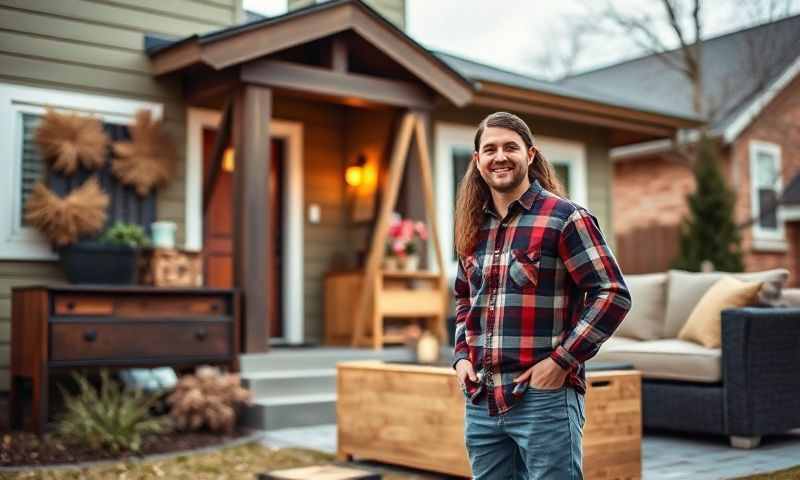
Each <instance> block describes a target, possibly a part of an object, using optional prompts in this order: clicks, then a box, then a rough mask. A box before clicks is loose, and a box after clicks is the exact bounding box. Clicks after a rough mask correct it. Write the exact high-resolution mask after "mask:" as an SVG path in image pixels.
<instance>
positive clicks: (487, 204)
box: [483, 178, 544, 216]
mask: <svg viewBox="0 0 800 480" xmlns="http://www.w3.org/2000/svg"><path fill="white" fill-rule="evenodd" d="M542 190H544V189H543V188H542V184H541V183H539V180H538V179H536V178H534V179H533V182H531V186H530V187H528V189H527V190H525V192H524V193H523V194H522V195H521V196H520V197H519V198H518V199H516V200H514V201H513V202H511V205H509V206H508V209H509V210H511V209H512V208H514V205H516V204H519V205H521V206H522V208H524V209H525V210H527V211H530V210H531V208H533V203H534V202H535V201H536V199H537V198H539V194H541V193H542ZM483 211H484V213H488V214H491V215H495V216H497V213H496V212H495V210H494V204H493V203H492V202H491V200H486V201H484V202H483Z"/></svg>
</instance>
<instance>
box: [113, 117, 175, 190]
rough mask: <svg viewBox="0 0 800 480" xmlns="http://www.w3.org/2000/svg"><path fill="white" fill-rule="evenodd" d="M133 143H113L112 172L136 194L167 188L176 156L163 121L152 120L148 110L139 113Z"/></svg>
mask: <svg viewBox="0 0 800 480" xmlns="http://www.w3.org/2000/svg"><path fill="white" fill-rule="evenodd" d="M130 131H131V141H130V142H114V145H113V150H114V160H113V162H112V163H111V171H112V172H113V173H114V175H115V176H116V177H117V178H118V179H119V181H120V182H122V183H123V184H125V185H131V186H133V187H134V188H135V189H136V193H138V194H139V195H141V196H145V195H147V194H148V193H149V192H150V190H152V189H153V188H154V187H161V186H164V185H166V184H167V183H168V182H169V180H170V179H171V178H172V174H173V171H174V166H175V161H176V157H177V153H176V151H175V146H174V145H173V143H172V141H171V140H170V138H169V136H168V135H167V134H166V133H165V132H164V131H163V130H162V128H161V121H160V120H153V119H152V117H151V115H150V111H149V110H140V111H138V112H137V113H136V123H135V124H134V125H132V126H131V127H130Z"/></svg>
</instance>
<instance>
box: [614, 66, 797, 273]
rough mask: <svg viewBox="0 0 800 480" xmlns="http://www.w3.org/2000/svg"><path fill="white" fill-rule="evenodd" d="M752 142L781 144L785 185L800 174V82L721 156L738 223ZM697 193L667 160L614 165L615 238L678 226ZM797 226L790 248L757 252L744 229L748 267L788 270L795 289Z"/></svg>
mask: <svg viewBox="0 0 800 480" xmlns="http://www.w3.org/2000/svg"><path fill="white" fill-rule="evenodd" d="M751 140H758V141H764V142H770V143H775V144H778V145H780V147H781V154H782V158H781V160H782V163H781V166H782V170H783V172H782V173H783V184H784V185H786V184H787V183H788V182H789V180H791V178H792V177H793V176H794V175H798V174H800V78H798V79H795V80H794V81H793V82H792V84H791V85H789V86H788V87H787V88H785V89H784V90H783V91H782V92H781V94H780V95H778V97H776V98H775V99H774V100H773V101H772V102H771V103H770V105H769V106H768V107H767V108H766V109H765V110H764V111H763V112H762V113H761V115H759V118H757V119H756V121H754V122H753V123H752V124H751V125H750V126H749V127H748V128H747V129H746V130H745V131H744V132H742V134H741V135H740V136H739V138H737V139H736V141H735V142H734V143H733V144H732V145H731V146H729V147H728V148H727V149H725V150H724V151H723V152H722V154H723V156H727V160H726V162H725V175H726V177H727V178H728V181H729V182H730V185H731V186H732V187H733V188H734V189H735V191H736V192H737V201H736V221H737V222H739V223H743V222H745V221H747V219H749V218H751V216H752V214H751V205H750V203H751V202H750V187H749V185H750V163H749V160H750V159H749V144H750V141H751ZM693 190H694V180H693V178H692V172H691V170H690V168H689V167H688V166H687V165H685V164H682V163H679V162H677V161H673V160H670V159H667V158H663V157H650V158H640V159H636V160H629V161H622V162H618V163H616V164H615V165H614V197H613V198H614V200H613V201H614V204H613V212H614V214H613V218H614V231H615V233H616V235H618V236H619V235H625V234H626V233H628V232H631V231H633V230H635V229H640V228H647V227H648V226H649V225H677V224H679V223H680V220H681V218H682V217H683V216H684V215H685V214H686V212H687V210H688V209H687V206H686V195H687V194H688V193H690V192H692V191H693ZM796 228H800V227H792V226H789V225H787V229H786V230H787V250H786V251H785V252H764V251H759V250H757V249H754V248H753V235H752V230H751V229H750V228H745V229H743V230H742V248H743V250H744V262H745V269H746V270H749V271H755V270H766V269H770V268H778V267H784V268H788V269H790V271H791V272H792V279H791V284H792V285H800V272H798V266H800V259H798V255H800V248H798V242H800V240H798V239H797V238H796V237H798V238H800V236H798V234H797V233H796V232H797V230H795V229H796Z"/></svg>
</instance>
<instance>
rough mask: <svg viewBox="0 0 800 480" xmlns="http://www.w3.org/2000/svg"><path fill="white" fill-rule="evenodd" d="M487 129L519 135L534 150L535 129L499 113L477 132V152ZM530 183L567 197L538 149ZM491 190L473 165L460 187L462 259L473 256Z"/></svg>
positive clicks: (458, 219) (459, 243)
mask: <svg viewBox="0 0 800 480" xmlns="http://www.w3.org/2000/svg"><path fill="white" fill-rule="evenodd" d="M487 127H498V128H505V129H508V130H512V131H513V132H516V133H517V134H518V135H519V136H520V137H521V138H522V141H523V142H525V146H526V147H527V150H530V148H531V147H532V146H533V143H534V139H533V133H531V129H530V128H528V125H527V124H526V123H525V122H524V121H522V119H521V118H519V117H518V116H516V115H514V114H512V113H508V112H495V113H493V114H491V115H489V116H487V117H486V118H484V119H483V120H482V121H481V123H480V125H478V130H477V131H476V132H475V152H478V151H479V150H480V143H481V136H482V135H483V131H484V130H485V129H486V128H487ZM528 180H529V181H530V182H531V183H533V181H534V180H539V183H540V184H541V185H542V188H544V189H545V190H548V191H550V192H552V193H554V194H556V195H558V196H560V197H564V196H565V195H564V189H563V187H562V186H561V183H560V182H559V181H558V179H557V178H556V175H555V171H554V170H553V166H552V165H551V164H550V162H548V161H547V159H545V158H544V155H542V152H540V151H539V149H538V148H537V149H536V153H535V156H534V158H533V162H531V164H530V165H529V166H528ZM491 200H492V196H491V193H490V190H489V186H488V185H487V184H486V182H485V181H484V180H483V177H481V173H480V172H479V171H478V168H477V167H476V166H475V162H474V161H470V162H469V167H467V172H466V173H465V174H464V178H462V179H461V182H459V184H458V195H457V197H456V211H455V214H456V215H455V217H456V226H455V238H454V240H455V246H456V252H457V253H458V255H460V256H466V255H470V254H471V253H472V252H473V250H474V249H475V246H476V244H477V242H478V232H479V230H480V228H481V222H482V220H483V204H484V203H485V202H487V201H491Z"/></svg>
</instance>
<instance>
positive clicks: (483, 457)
mask: <svg viewBox="0 0 800 480" xmlns="http://www.w3.org/2000/svg"><path fill="white" fill-rule="evenodd" d="M585 421H586V417H585V414H584V399H583V395H581V394H580V393H578V392H577V391H575V390H574V389H573V388H569V387H561V388H559V389H556V390H539V389H536V388H533V387H528V389H527V390H526V391H525V393H524V396H523V398H522V399H520V401H519V403H518V404H516V405H515V406H514V407H513V408H511V410H509V411H507V412H506V413H504V414H500V415H498V416H496V417H490V416H489V412H488V410H487V407H486V396H485V395H484V396H483V398H482V399H481V401H480V403H479V404H478V405H473V404H472V402H469V401H467V407H466V415H465V418H464V436H465V440H466V444H467V452H468V453H469V462H470V464H471V466H472V475H473V478H474V479H476V480H500V479H502V480H507V479H519V480H523V479H527V480H582V479H583V473H582V471H581V458H582V455H583V452H582V447H581V440H582V436H583V431H582V430H583V424H584V423H585Z"/></svg>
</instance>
